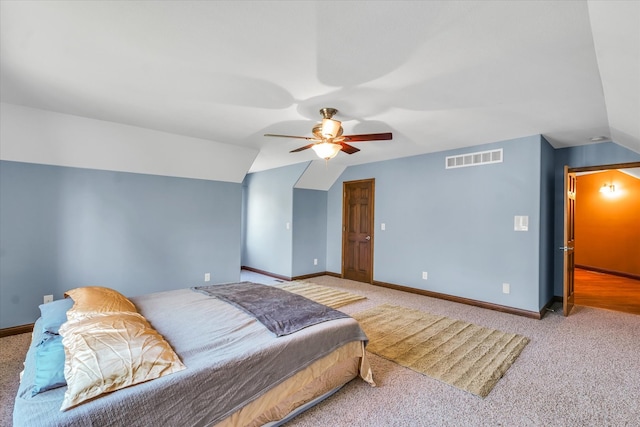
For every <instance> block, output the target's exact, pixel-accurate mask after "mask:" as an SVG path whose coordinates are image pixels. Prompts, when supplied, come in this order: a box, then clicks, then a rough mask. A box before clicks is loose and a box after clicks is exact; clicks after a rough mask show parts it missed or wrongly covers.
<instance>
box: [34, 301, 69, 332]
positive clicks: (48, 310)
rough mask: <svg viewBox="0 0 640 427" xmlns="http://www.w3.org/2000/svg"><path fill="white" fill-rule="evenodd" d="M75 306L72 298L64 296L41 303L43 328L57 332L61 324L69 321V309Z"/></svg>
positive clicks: (45, 330) (46, 330)
mask: <svg viewBox="0 0 640 427" xmlns="http://www.w3.org/2000/svg"><path fill="white" fill-rule="evenodd" d="M71 307H73V300H72V299H71V298H64V299H59V300H55V301H51V302H50V303H47V304H41V305H40V315H41V317H42V330H43V331H44V332H50V333H52V334H57V333H58V331H59V329H60V326H61V325H62V324H63V323H64V322H66V321H67V310H69V309H70V308H71Z"/></svg>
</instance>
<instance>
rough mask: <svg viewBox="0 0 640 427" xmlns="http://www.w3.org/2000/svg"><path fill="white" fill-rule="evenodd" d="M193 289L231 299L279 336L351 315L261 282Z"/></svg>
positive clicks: (232, 302) (225, 299)
mask: <svg viewBox="0 0 640 427" xmlns="http://www.w3.org/2000/svg"><path fill="white" fill-rule="evenodd" d="M191 289H193V290H194V291H196V292H200V293H202V294H205V295H209V296H212V297H216V298H218V299H221V300H223V301H225V302H228V303H229V304H231V305H233V306H234V307H236V308H239V309H240V310H242V311H244V312H245V313H247V314H249V315H251V316H253V317H255V318H256V319H258V320H259V321H260V323H262V324H263V325H264V326H265V327H266V328H267V329H269V330H270V331H271V332H273V333H274V334H276V336H279V337H281V336H283V335H289V334H292V333H294V332H296V331H299V330H300V329H304V328H306V327H307V326H312V325H315V324H318V323H322V322H326V321H328V320H334V319H342V318H345V317H349V316H348V315H346V314H344V313H343V312H341V311H338V310H334V309H333V308H331V307H327V306H326V305H322V304H319V303H317V302H315V301H311V300H310V299H308V298H305V297H303V296H301V295H297V294H294V293H291V292H288V291H285V290H284V289H279V288H275V287H273V286H267V285H261V284H259V283H251V282H242V283H230V284H226V285H210V286H196V287H193V288H191Z"/></svg>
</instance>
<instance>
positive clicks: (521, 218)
mask: <svg viewBox="0 0 640 427" xmlns="http://www.w3.org/2000/svg"><path fill="white" fill-rule="evenodd" d="M513 229H514V230H515V231H529V216H528V215H516V216H514V217H513Z"/></svg>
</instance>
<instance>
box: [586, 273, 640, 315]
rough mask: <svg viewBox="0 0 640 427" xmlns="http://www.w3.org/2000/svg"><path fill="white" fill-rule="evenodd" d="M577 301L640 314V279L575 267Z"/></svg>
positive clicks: (590, 305)
mask: <svg viewBox="0 0 640 427" xmlns="http://www.w3.org/2000/svg"><path fill="white" fill-rule="evenodd" d="M575 297H576V300H575V303H576V305H586V306H589V307H598V308H606V309H608V310H615V311H624V312H626V313H634V314H640V280H634V279H630V278H626V277H621V276H614V275H611V274H605V273H598V272H595V271H589V270H584V269H581V268H576V269H575Z"/></svg>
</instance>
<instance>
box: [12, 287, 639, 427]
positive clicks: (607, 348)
mask: <svg viewBox="0 0 640 427" xmlns="http://www.w3.org/2000/svg"><path fill="white" fill-rule="evenodd" d="M313 282H314V283H317V284H319V285H324V286H330V287H334V288H336V289H342V290H344V291H347V292H352V293H355V294H358V295H363V296H365V297H367V299H365V300H361V301H358V302H355V303H353V304H349V305H346V306H344V307H341V308H340V310H341V311H344V312H345V313H348V314H355V313H357V312H361V311H364V310H366V309H369V308H372V307H375V306H378V305H381V304H385V303H387V304H394V305H400V306H403V307H407V308H412V309H416V310H421V311H427V312H429V313H432V314H436V315H443V316H447V317H451V318H455V319H460V320H464V321H467V322H470V323H474V324H476V325H481V326H485V327H488V328H493V329H498V330H501V331H505V332H511V333H516V334H520V335H523V336H526V337H528V338H530V339H531V341H530V343H529V344H528V345H527V346H526V347H525V348H524V350H523V351H522V353H521V354H520V356H519V358H518V360H517V362H516V363H515V364H514V365H513V366H511V368H510V369H509V370H508V371H507V372H506V374H505V375H504V377H503V378H502V379H501V380H500V381H499V382H498V383H497V384H496V385H495V387H494V388H493V390H492V391H491V393H490V394H489V395H488V396H487V397H486V398H485V399H479V398H478V397H476V396H474V395H472V394H470V393H467V392H464V391H462V390H459V389H457V388H455V387H451V386H449V385H448V384H445V383H442V382H440V381H437V380H434V379H432V378H429V377H427V376H425V375H422V374H419V373H417V372H414V371H412V370H410V369H407V368H404V367H402V366H400V365H398V364H396V363H394V362H391V361H389V360H386V359H384V358H382V357H379V356H376V355H375V354H371V353H369V360H370V362H371V365H372V368H373V372H374V375H375V377H374V379H375V381H376V384H377V387H370V386H369V385H367V384H366V383H364V381H360V380H354V381H351V382H350V383H349V384H347V385H346V386H345V387H343V388H342V390H340V391H339V392H337V393H336V394H334V395H333V396H332V397H330V398H329V399H327V400H325V401H324V402H321V403H320V404H319V405H317V406H315V407H313V408H311V409H309V410H308V411H306V412H305V413H303V414H301V415H299V416H298V417H296V418H294V419H293V420H292V421H290V422H289V423H287V427H317V426H354V427H357V426H367V427H369V426H385V427H387V426H403V427H404V426H500V425H502V426H550V425H554V426H562V427H572V426H576V427H577V426H580V427H582V426H610V427H611V426H639V425H640V405H638V401H640V357H638V355H639V354H640V339H639V338H638V337H640V316H639V315H633V314H625V313H617V312H613V311H607V310H601V309H595V308H588V307H576V308H575V309H574V311H573V314H572V315H571V316H570V317H568V318H565V317H563V316H562V314H561V312H560V311H561V310H560V311H556V312H553V313H549V314H547V315H546V316H545V318H544V319H542V320H533V319H527V318H524V317H519V316H514V315H510V314H506V313H500V312H496V311H491V310H486V309H481V308H477V307H472V306H467V305H463V304H457V303H453V302H449V301H444V300H438V299H434V298H429V297H425V296H420V295H414V294H408V293H404V292H401V291H395V290H391V289H385V288H380V287H375V286H371V285H367V284H364V283H358V282H352V281H348V280H342V279H337V278H334V277H329V276H323V277H317V278H313ZM28 340H29V335H28V334H23V335H19V336H15V337H7V338H2V339H0V425H2V426H5V425H6V426H9V425H10V424H7V423H10V420H11V411H12V410H13V409H12V408H13V398H14V396H15V393H16V390H17V386H18V374H19V372H20V369H21V366H22V360H23V359H24V354H25V352H26V348H27V345H28Z"/></svg>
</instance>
